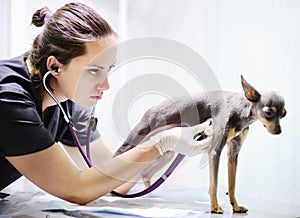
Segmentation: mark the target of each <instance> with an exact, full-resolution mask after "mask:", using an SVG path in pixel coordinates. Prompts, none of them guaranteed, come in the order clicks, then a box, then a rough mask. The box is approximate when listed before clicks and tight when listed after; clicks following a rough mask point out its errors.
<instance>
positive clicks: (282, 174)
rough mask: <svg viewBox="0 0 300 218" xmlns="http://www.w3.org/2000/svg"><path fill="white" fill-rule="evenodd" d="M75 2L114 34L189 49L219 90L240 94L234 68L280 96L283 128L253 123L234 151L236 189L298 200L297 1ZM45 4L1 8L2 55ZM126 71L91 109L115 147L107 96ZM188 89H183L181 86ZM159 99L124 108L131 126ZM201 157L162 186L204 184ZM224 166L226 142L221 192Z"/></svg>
mask: <svg viewBox="0 0 300 218" xmlns="http://www.w3.org/2000/svg"><path fill="white" fill-rule="evenodd" d="M5 2H7V1H5ZM66 2H70V1H63V0H56V1H48V2H47V6H49V8H51V9H53V10H55V9H56V8H57V7H59V6H60V5H62V4H64V3H66ZM81 2H84V3H87V4H90V5H92V6H93V7H95V8H96V10H98V11H99V12H100V13H101V14H103V15H104V17H105V18H107V20H108V21H109V22H110V23H111V24H112V25H113V26H114V28H115V29H116V31H117V32H118V33H119V36H120V40H123V41H125V40H127V39H134V38H139V37H146V36H155V37H164V38H168V39H172V40H176V41H178V42H180V43H183V44H185V45H187V46H188V47H190V48H192V49H194V50H195V51H196V52H197V53H198V54H199V55H201V57H203V58H204V59H205V60H206V61H207V63H208V64H209V66H210V67H211V69H212V70H213V72H214V74H215V75H216V77H217V78H218V82H219V83H220V86H221V88H222V89H226V90H232V91H239V92H241V91H242V88H241V86H240V74H243V75H244V76H245V78H246V79H247V80H248V81H249V82H250V83H252V84H253V85H254V86H255V87H256V88H257V89H258V90H276V91H279V92H280V93H281V94H282V95H283V96H284V98H285V100H286V109H287V111H288V113H287V117H286V118H284V119H283V120H282V122H281V123H282V130H283V133H282V134H281V135H279V136H273V135H270V134H269V133H267V132H266V130H265V129H264V127H263V126H262V125H261V124H259V123H255V124H253V126H252V127H251V128H250V132H249V135H248V138H247V140H246V141H245V144H244V146H243V148H242V150H241V153H240V155H239V166H238V172H237V193H238V194H241V195H245V196H249V197H254V198H262V199H266V200H275V201H278V202H284V203H291V204H292V203H293V204H300V199H299V197H298V196H299V195H300V185H299V184H298V182H297V181H299V180H300V173H299V170H298V167H299V166H300V158H299V153H300V152H299V151H300V148H299V145H298V138H299V137H298V135H297V133H298V130H299V124H298V123H299V118H298V117H299V116H298V114H297V111H298V110H297V107H298V106H300V105H299V103H298V101H297V96H296V95H297V92H298V90H297V88H298V87H299V76H298V72H299V70H300V66H299V61H298V60H299V52H298V51H299V49H300V48H299V42H298V38H299V34H300V29H299V27H300V23H299V22H300V15H299V13H297V12H298V11H299V9H300V2H299V1H296V0H294V1H290V0H287V1H283V0H281V1H280V0H272V1H271V0H263V1H260V0H252V1H240V0H227V1H217V0H175V1H174V0H164V1H161V0H150V1H140V0H130V1H124V2H125V3H124V2H123V3H122V4H120V2H119V1H117V0H114V1H108V0H105V1H104V0H102V1H95V0H94V1H92V0H89V1H87V0H86V1H81ZM17 5H19V7H17ZM20 5H22V7H20ZM44 5H45V3H44V2H41V1H36V2H35V3H34V4H33V3H32V1H29V0H21V1H19V0H12V1H10V4H9V5H8V6H7V7H8V8H9V10H10V12H11V13H10V16H8V17H9V18H8V20H10V23H11V24H12V25H10V26H9V27H7V25H6V27H4V25H3V24H5V22H4V21H3V19H1V21H0V23H1V29H2V27H3V28H7V29H6V30H7V35H6V34H5V36H4V37H6V38H4V39H6V40H7V41H8V42H9V43H7V45H4V44H3V46H4V47H5V48H7V47H9V48H10V49H9V50H6V51H5V50H1V53H0V54H1V58H4V57H9V56H15V55H19V54H20V53H22V52H24V51H26V50H27V49H29V48H30V45H31V42H32V39H33V38H34V36H35V35H36V34H38V32H39V31H40V29H39V28H35V27H32V26H30V25H29V23H30V19H31V15H32V14H33V12H34V11H35V10H36V9H37V8H39V7H42V6H44ZM18 8H22V9H18ZM5 13H7V12H5ZM0 14H1V13H0ZM16 14H17V15H18V16H16ZM8 45H9V46H8ZM152 64H153V63H152ZM150 65H151V62H149V63H148V66H147V64H145V65H143V66H140V65H137V66H135V67H133V68H138V70H139V72H143V71H147V70H148V69H153V70H156V68H153V66H150ZM139 67H140V68H139ZM151 67H152V68H151ZM169 67H170V66H168V65H161V69H157V70H161V71H163V70H167V68H169ZM172 69H173V68H172ZM129 70H132V68H129ZM175 71H176V72H175ZM178 72H181V71H180V69H177V68H174V75H175V74H176V75H178ZM116 74H118V72H117V71H116ZM126 75H127V72H126V70H125V72H124V74H122V75H116V76H115V78H114V77H112V78H111V79H112V80H111V81H110V83H111V90H109V91H108V92H107V93H106V94H105V96H104V99H103V101H102V102H101V103H100V104H99V107H98V108H97V109H98V113H99V117H100V123H99V130H100V131H101V134H102V136H103V137H104V138H105V139H106V140H107V141H108V142H109V144H111V145H112V147H113V148H114V149H115V148H117V147H118V145H120V143H121V141H122V140H123V138H122V137H119V135H118V134H117V133H116V131H115V128H114V124H112V116H113V114H112V112H111V111H112V108H111V106H112V105H113V103H114V102H113V101H114V98H113V97H114V96H115V94H116V93H117V92H118V90H120V89H119V85H120V84H121V85H122V84H125V83H126V80H128V77H127V76H126ZM180 79H181V78H180ZM203 79H204V80H205V78H203ZM182 81H183V80H182ZM186 87H187V89H188V88H189V87H188V86H187V85H186ZM159 100H161V99H159ZM157 101H158V100H157V99H155V96H152V97H151V98H147V102H145V101H144V103H136V107H133V106H132V108H131V110H132V111H134V115H132V114H131V113H128V119H130V120H129V121H128V122H129V123H130V125H131V126H134V124H135V123H136V122H137V121H138V119H139V118H140V117H141V115H142V114H143V112H144V111H145V109H146V107H148V106H150V105H151V104H154V103H157ZM140 102H143V99H141V101H140ZM120 110H122V108H120ZM201 158H203V157H194V158H190V159H188V160H187V161H185V163H184V164H183V165H182V166H181V167H180V169H179V170H177V171H176V172H175V174H174V175H173V176H172V177H171V178H170V179H169V180H168V182H167V184H164V185H163V187H162V188H164V189H172V188H180V189H186V188H198V187H203V188H207V187H208V167H207V166H206V167H201V166H200V162H201V160H202V159H201ZM226 166H227V165H226V148H225V149H224V152H223V153H222V161H221V164H220V175H219V185H220V187H221V189H222V190H226V187H227V182H226V179H227V174H226Z"/></svg>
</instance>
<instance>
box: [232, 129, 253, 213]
mask: <svg viewBox="0 0 300 218" xmlns="http://www.w3.org/2000/svg"><path fill="white" fill-rule="evenodd" d="M247 134H248V128H247V129H244V130H243V131H242V133H241V134H240V135H239V136H236V137H235V138H233V139H232V140H231V141H229V142H228V143H227V144H228V154H227V156H228V189H229V190H228V195H229V199H230V203H231V205H232V209H233V212H234V213H246V212H247V211H248V209H247V208H245V207H243V206H239V205H238V203H237V201H236V198H235V179H236V167H237V159H238V154H239V151H240V149H241V145H242V143H243V141H244V139H245V138H246V136H247Z"/></svg>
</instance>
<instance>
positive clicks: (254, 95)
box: [241, 75, 261, 103]
mask: <svg viewBox="0 0 300 218" xmlns="http://www.w3.org/2000/svg"><path fill="white" fill-rule="evenodd" d="M241 80H242V86H243V89H244V92H245V96H246V98H247V99H248V100H249V101H251V102H254V103H256V102H258V101H259V100H260V96H261V95H260V94H259V92H258V91H256V89H255V88H254V87H253V86H251V85H250V84H249V83H248V82H247V81H246V80H245V79H244V77H243V75H241Z"/></svg>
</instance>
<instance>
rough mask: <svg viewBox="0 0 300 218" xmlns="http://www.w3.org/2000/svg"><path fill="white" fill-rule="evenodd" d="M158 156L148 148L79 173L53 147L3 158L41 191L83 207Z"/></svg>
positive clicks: (66, 158) (56, 146)
mask: <svg viewBox="0 0 300 218" xmlns="http://www.w3.org/2000/svg"><path fill="white" fill-rule="evenodd" d="M158 155H159V152H158V151H157V149H156V148H155V147H154V146H152V145H150V144H149V146H143V147H135V148H133V149H131V150H129V151H128V152H125V153H123V154H121V155H119V156H117V157H115V158H111V159H108V160H106V161H104V162H102V163H101V164H97V165H95V166H94V167H92V168H89V169H85V170H79V169H78V167H77V166H76V165H74V163H73V162H72V161H71V159H70V158H68V155H67V154H66V152H65V151H64V149H63V148H62V147H61V146H60V145H59V144H57V143H55V144H54V145H53V146H51V147H49V148H48V149H45V150H42V151H39V152H36V153H32V154H27V155H21V156H14V157H6V158H7V160H8V161H9V162H10V163H11V164H12V165H13V166H14V167H15V168H16V169H17V170H18V171H19V172H20V173H21V174H23V175H24V176H25V177H26V178H28V179H29V180H30V181H32V182H33V183H34V184H36V185H37V186H39V187H40V188H42V189H43V190H45V191H47V192H49V193H50V194H52V195H55V196H57V197H59V198H62V199H64V200H67V201H70V202H74V203H78V204H86V203H88V202H90V201H92V200H95V199H97V198H98V197H101V196H103V195H105V194H107V193H108V192H110V191H112V190H113V189H115V188H116V187H118V186H120V185H121V184H123V183H125V182H126V181H127V180H129V179H131V178H132V177H133V176H135V175H136V174H138V173H139V172H141V171H142V170H143V169H144V168H145V167H146V166H147V165H148V164H149V163H150V162H151V161H152V160H154V159H156V157H157V156H158Z"/></svg>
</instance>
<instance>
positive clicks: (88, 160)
mask: <svg viewBox="0 0 300 218" xmlns="http://www.w3.org/2000/svg"><path fill="white" fill-rule="evenodd" d="M54 72H55V70H51V71H48V72H47V73H46V74H45V75H44V76H43V85H44V88H45V90H46V92H47V93H48V94H49V95H50V97H51V98H52V99H53V100H54V101H55V103H56V104H57V105H58V107H59V109H60V111H61V112H62V114H63V117H64V120H65V122H66V123H67V126H68V128H69V130H70V132H71V135H72V138H73V140H74V142H75V144H76V146H77V148H78V150H79V152H80V154H81V156H82V157H83V159H84V161H85V162H86V164H87V165H88V166H89V167H92V166H93V163H92V161H91V156H90V153H91V152H90V139H91V132H92V129H93V128H94V127H95V126H94V125H95V123H94V122H95V119H96V118H95V117H94V111H95V108H93V109H92V115H91V117H90V120H89V125H88V131H87V140H86V153H85V152H84V151H83V149H82V146H81V143H80V141H79V139H78V137H77V135H76V133H75V130H74V126H73V123H72V121H71V118H70V115H69V114H68V113H69V110H68V104H67V113H66V112H65V110H64V108H63V107H62V105H61V103H60V102H59V101H58V99H57V98H56V97H55V95H54V94H53V93H52V92H51V91H50V90H49V89H48V87H47V83H46V79H47V77H48V76H49V75H50V74H51V73H54ZM184 157H185V156H184V155H183V154H178V155H177V157H176V158H175V160H174V161H173V162H172V164H171V165H170V166H169V168H168V169H167V170H166V171H165V173H164V174H163V175H162V176H161V177H160V178H159V179H157V180H156V182H154V183H153V184H152V185H151V186H149V187H148V188H146V189H145V190H143V191H140V192H137V193H134V194H121V193H118V192H115V191H111V192H110V193H111V194H112V195H115V196H118V197H122V198H136V197H141V196H144V195H146V194H148V193H150V192H152V191H154V190H155V189H156V188H158V187H159V186H160V185H161V184H162V183H164V182H165V181H166V179H167V178H168V177H169V176H170V175H171V174H172V173H173V171H174V170H175V169H176V167H177V166H178V165H179V163H180V162H181V161H182V160H183V159H184Z"/></svg>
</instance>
